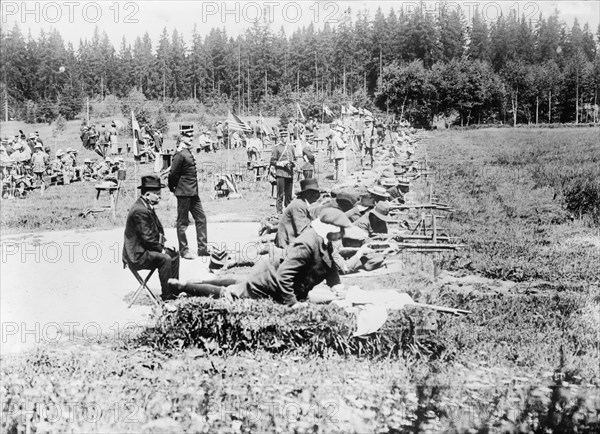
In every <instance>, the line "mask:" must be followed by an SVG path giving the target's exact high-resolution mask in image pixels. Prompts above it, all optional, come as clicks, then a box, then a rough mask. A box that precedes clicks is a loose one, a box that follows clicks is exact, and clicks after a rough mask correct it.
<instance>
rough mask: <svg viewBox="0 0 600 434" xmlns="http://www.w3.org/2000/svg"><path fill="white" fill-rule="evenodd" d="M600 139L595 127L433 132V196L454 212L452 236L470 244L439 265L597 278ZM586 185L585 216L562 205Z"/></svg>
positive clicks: (569, 279) (518, 276)
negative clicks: (434, 172)
mask: <svg viewBox="0 0 600 434" xmlns="http://www.w3.org/2000/svg"><path fill="white" fill-rule="evenodd" d="M599 138H600V129H599V128H590V129H577V130H572V129H557V130H552V131H547V130H526V131H524V130H506V129H501V130H495V129H488V130H479V131H467V132H453V131H451V132H445V133H439V134H436V135H433V136H432V137H431V139H430V141H429V143H428V147H427V149H428V157H429V161H430V166H431V167H432V169H433V170H435V171H436V172H437V173H436V181H435V182H436V184H435V185H436V188H435V191H436V193H437V196H438V197H439V198H442V201H443V202H445V203H449V204H450V205H451V206H452V207H454V209H455V210H456V211H455V212H454V213H453V214H452V215H451V216H450V217H449V219H448V220H447V221H446V224H447V227H448V229H449V231H450V233H452V234H453V235H455V236H457V237H459V238H460V239H461V241H462V242H464V243H466V244H467V245H468V246H469V249H468V250H467V251H464V252H463V253H462V254H461V255H459V256H458V257H457V258H454V259H452V261H450V262H446V263H444V264H443V267H444V268H449V269H465V270H467V271H471V272H475V273H477V274H482V275H484V276H487V277H490V278H497V279H510V280H516V281H528V280H535V279H538V280H539V279H541V280H547V281H550V282H552V283H553V284H569V283H573V282H575V283H580V284H584V285H585V284H591V283H594V282H598V281H599V279H600V274H599V273H600V271H599V270H600V269H599V268H598V263H600V229H599V227H600V222H599V221H598V220H595V219H594V218H593V217H594V216H596V214H595V213H597V212H598V210H599V209H600V208H599V207H600V146H598V143H599V142H598V140H599ZM585 188H587V190H586V191H587V192H591V193H592V194H593V196H591V195H590V198H589V199H587V200H589V205H588V211H589V212H588V214H583V215H580V214H578V213H576V212H573V211H569V210H568V209H566V205H565V204H566V203H567V202H568V200H569V198H570V197H569V194H571V196H575V194H574V193H575V192H577V191H580V190H583V189H585ZM575 197H576V196H575ZM582 203H585V201H584V200H583V199H582Z"/></svg>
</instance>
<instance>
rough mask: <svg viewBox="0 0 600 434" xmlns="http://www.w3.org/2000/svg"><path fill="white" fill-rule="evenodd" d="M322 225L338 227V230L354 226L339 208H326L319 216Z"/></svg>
mask: <svg viewBox="0 0 600 434" xmlns="http://www.w3.org/2000/svg"><path fill="white" fill-rule="evenodd" d="M319 220H320V221H321V223H325V224H327V225H332V226H337V227H338V228H349V227H350V226H352V223H351V222H350V219H349V218H348V217H347V216H346V214H344V212H343V211H342V210H339V209H337V208H325V209H324V210H323V211H321V215H320V216H319Z"/></svg>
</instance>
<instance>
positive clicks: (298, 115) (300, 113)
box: [296, 102, 306, 121]
mask: <svg viewBox="0 0 600 434" xmlns="http://www.w3.org/2000/svg"><path fill="white" fill-rule="evenodd" d="M296 117H299V118H300V119H302V120H303V121H305V120H306V118H305V117H304V114H303V113H302V107H300V103H298V102H297V103H296Z"/></svg>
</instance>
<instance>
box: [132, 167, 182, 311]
mask: <svg viewBox="0 0 600 434" xmlns="http://www.w3.org/2000/svg"><path fill="white" fill-rule="evenodd" d="M162 187H164V185H162V184H161V182H160V178H159V177H158V176H155V175H149V176H143V177H142V185H141V186H139V187H138V188H139V189H141V196H140V197H139V199H138V200H137V201H136V202H135V203H134V204H133V206H132V207H131V209H130V210H129V214H128V215H127V223H126V225H125V243H124V245H123V262H124V263H125V264H126V265H127V266H128V267H130V268H131V269H133V270H149V269H154V268H158V276H159V279H160V286H161V289H162V294H161V297H162V299H163V300H168V299H170V298H172V297H173V296H172V294H171V293H170V291H169V283H168V281H169V279H171V278H174V279H178V278H179V255H178V253H177V251H176V250H175V249H172V248H169V247H166V246H165V241H166V239H165V231H164V229H163V226H162V224H161V223H160V220H159V219H158V217H157V216H156V213H155V212H154V207H155V206H156V205H157V204H158V202H159V201H160V189H161V188H162Z"/></svg>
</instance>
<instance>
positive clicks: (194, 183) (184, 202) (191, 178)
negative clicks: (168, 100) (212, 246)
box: [169, 131, 209, 259]
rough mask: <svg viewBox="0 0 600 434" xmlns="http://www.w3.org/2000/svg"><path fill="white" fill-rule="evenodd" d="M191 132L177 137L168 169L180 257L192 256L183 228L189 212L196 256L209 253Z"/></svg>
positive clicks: (186, 224)
mask: <svg viewBox="0 0 600 434" xmlns="http://www.w3.org/2000/svg"><path fill="white" fill-rule="evenodd" d="M192 136H193V131H185V132H184V133H183V134H182V138H181V144H180V146H181V150H180V151H179V152H177V153H176V154H175V156H174V157H173V163H172V164H171V171H170V172H169V190H171V192H173V193H174V194H175V196H176V197H177V239H178V240H179V251H180V254H181V257H182V258H184V259H193V258H194V256H193V255H192V254H191V252H190V249H189V246H188V241H187V237H186V235H185V230H186V229H187V226H188V224H189V219H188V218H189V213H190V212H191V213H192V217H193V219H194V223H195V224H196V238H197V241H198V256H209V252H208V246H207V234H206V215H205V214H204V209H203V208H202V202H201V201H200V197H199V196H198V172H197V170H196V160H195V159H194V156H193V155H192V152H191V150H190V147H191V145H192Z"/></svg>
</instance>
